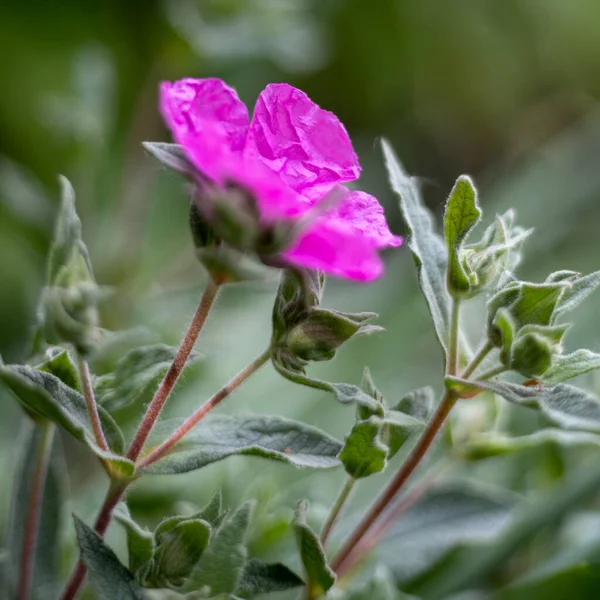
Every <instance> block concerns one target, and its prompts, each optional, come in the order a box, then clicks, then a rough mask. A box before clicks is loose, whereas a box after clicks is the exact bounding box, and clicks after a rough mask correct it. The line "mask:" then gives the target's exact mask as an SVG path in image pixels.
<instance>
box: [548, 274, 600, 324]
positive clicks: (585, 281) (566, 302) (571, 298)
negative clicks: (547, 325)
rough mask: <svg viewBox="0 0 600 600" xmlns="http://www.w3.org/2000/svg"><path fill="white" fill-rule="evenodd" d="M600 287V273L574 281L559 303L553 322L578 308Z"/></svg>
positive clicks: (566, 289)
mask: <svg viewBox="0 0 600 600" xmlns="http://www.w3.org/2000/svg"><path fill="white" fill-rule="evenodd" d="M599 285H600V271H596V272H594V273H590V274H589V275H584V276H583V277H578V278H576V279H575V281H572V282H571V284H570V285H568V286H567V287H566V288H565V290H564V292H563V293H562V295H561V297H560V299H559V301H558V304H557V307H556V313H555V315H554V318H553V321H556V320H557V319H559V318H560V317H562V316H563V315H564V314H565V313H566V312H569V311H571V310H573V309H575V308H577V306H579V304H581V302H583V301H584V300H585V299H586V298H587V297H588V296H589V295H590V294H591V293H592V292H593V291H594V290H595V289H596V288H597V287H598V286H599Z"/></svg>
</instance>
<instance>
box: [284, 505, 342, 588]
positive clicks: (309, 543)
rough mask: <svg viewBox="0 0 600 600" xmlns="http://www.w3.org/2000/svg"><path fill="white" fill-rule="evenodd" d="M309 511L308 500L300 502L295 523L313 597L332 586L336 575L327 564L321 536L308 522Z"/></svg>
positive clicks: (297, 541) (299, 548) (297, 538)
mask: <svg viewBox="0 0 600 600" xmlns="http://www.w3.org/2000/svg"><path fill="white" fill-rule="evenodd" d="M307 512H308V503H307V502H306V501H302V502H300V503H298V508H297V509H296V515H295V517H294V522H293V525H294V530H295V532H296V543H297V545H298V550H299V551H300V559H301V560H302V564H303V565H304V570H305V572H306V579H307V585H308V586H309V588H310V590H311V593H312V596H311V597H318V596H319V595H320V594H323V593H325V592H327V590H329V588H331V586H332V585H333V584H334V583H335V579H336V576H335V573H334V572H333V571H332V570H331V567H330V566H329V565H328V564H327V558H326V557H325V552H324V551H323V547H322V546H321V542H320V541H319V537H318V536H317V534H316V533H315V532H314V531H313V530H312V529H311V528H310V527H309V526H308V524H307V522H306V513H307Z"/></svg>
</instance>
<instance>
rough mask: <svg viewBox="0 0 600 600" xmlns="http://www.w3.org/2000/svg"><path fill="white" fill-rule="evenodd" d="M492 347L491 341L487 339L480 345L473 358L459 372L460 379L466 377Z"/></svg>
mask: <svg viewBox="0 0 600 600" xmlns="http://www.w3.org/2000/svg"><path fill="white" fill-rule="evenodd" d="M493 349H494V346H493V345H492V343H491V342H490V341H489V340H488V341H486V342H485V344H483V346H481V348H480V349H479V350H478V352H477V354H476V355H475V356H474V357H473V360H471V362H470V363H469V365H468V366H467V368H466V369H465V370H464V371H463V373H461V376H460V377H461V379H468V378H469V377H470V376H471V375H472V374H473V372H474V371H475V369H476V368H477V367H478V366H479V365H480V364H481V363H482V362H483V360H484V359H485V357H486V356H487V355H488V354H489V353H490V352H491V351H492V350H493Z"/></svg>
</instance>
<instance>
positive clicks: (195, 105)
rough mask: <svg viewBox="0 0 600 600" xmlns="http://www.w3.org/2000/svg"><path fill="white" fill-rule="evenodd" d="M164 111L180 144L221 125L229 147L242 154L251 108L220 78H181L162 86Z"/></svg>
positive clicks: (164, 83)
mask: <svg viewBox="0 0 600 600" xmlns="http://www.w3.org/2000/svg"><path fill="white" fill-rule="evenodd" d="M160 110H161V113H162V115H163V118H164V119H165V122H166V124H167V125H168V127H169V129H171V132H172V134H173V137H174V138H175V140H176V141H177V142H178V143H182V142H181V141H180V140H181V138H182V137H183V136H185V135H187V134H190V133H194V134H197V135H198V136H199V135H201V134H202V132H203V130H204V129H205V128H206V127H207V126H208V125H212V128H213V129H214V126H215V125H216V124H218V126H219V128H220V129H221V130H222V131H223V135H224V138H225V139H226V141H227V146H228V148H229V149H230V150H232V151H240V150H241V149H242V148H243V146H244V142H245V140H246V132H247V131H248V122H249V119H248V109H247V108H246V105H245V104H244V103H243V102H242V101H241V100H240V99H239V98H238V96H237V93H236V91H235V90H234V89H233V88H231V87H229V86H228V85H227V84H226V83H225V82H223V81H221V80H220V79H215V78H209V79H191V78H188V79H180V80H179V81H175V82H174V83H171V82H169V81H164V82H163V83H161V86H160Z"/></svg>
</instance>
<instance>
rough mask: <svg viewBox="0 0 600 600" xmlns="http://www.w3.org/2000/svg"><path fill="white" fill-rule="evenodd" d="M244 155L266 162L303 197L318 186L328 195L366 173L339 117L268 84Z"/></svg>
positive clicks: (303, 96) (294, 92) (289, 88)
mask: <svg viewBox="0 0 600 600" xmlns="http://www.w3.org/2000/svg"><path fill="white" fill-rule="evenodd" d="M244 155H245V156H248V157H253V158H258V159H259V160H261V161H262V162H264V164H266V165H267V166H268V167H269V168H270V169H272V170H273V171H275V172H276V173H278V174H279V176H280V177H281V178H282V179H283V180H284V181H285V182H286V183H288V185H290V186H291V187H292V188H293V189H295V190H296V191H297V192H299V193H301V194H305V192H306V190H310V189H311V188H315V187H318V188H319V189H320V193H321V195H324V194H326V193H327V191H328V190H329V189H331V187H333V185H335V184H336V183H338V182H342V181H353V180H354V179H356V178H357V177H358V175H359V173H360V166H359V164H358V158H357V156H356V154H355V153H354V150H353V149H352V143H351V142H350V138H349V137H348V134H347V132H346V130H345V129H344V126H343V125H342V124H341V123H340V121H339V120H338V118H337V117H336V116H335V115H334V114H333V113H331V112H329V111H326V110H323V109H322V108H320V107H319V106H317V105H316V104H315V103H314V102H312V100H311V99H310V98H309V97H308V96H307V95H306V94H305V93H304V92H302V91H300V90H298V89H296V88H294V87H292V86H290V85H287V84H285V83H279V84H270V85H268V86H267V87H266V88H265V89H264V91H263V92H262V93H261V94H260V96H259V97H258V100H257V102H256V107H255V109H254V116H253V117H252V121H251V123H250V128H249V129H248V136H247V139H246V146H245V148H244ZM305 195H309V194H305ZM313 195H314V194H313Z"/></svg>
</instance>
